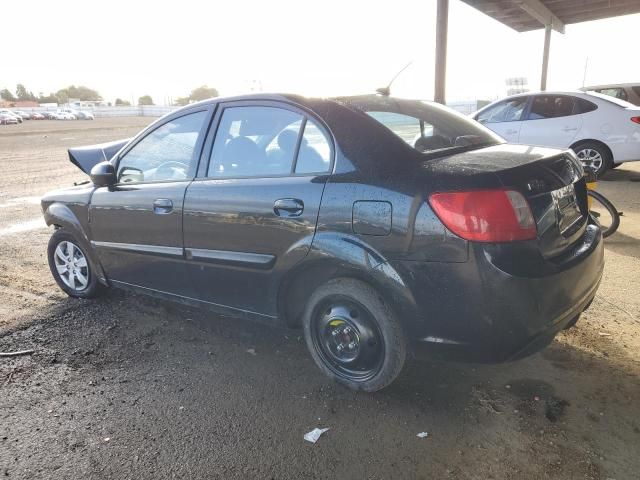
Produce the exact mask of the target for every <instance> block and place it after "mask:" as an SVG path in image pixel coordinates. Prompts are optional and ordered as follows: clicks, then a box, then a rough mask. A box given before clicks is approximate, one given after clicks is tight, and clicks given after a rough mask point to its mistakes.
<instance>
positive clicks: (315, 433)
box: [304, 428, 329, 443]
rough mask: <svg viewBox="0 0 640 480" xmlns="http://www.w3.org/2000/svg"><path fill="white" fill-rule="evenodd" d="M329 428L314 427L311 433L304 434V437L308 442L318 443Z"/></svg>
mask: <svg viewBox="0 0 640 480" xmlns="http://www.w3.org/2000/svg"><path fill="white" fill-rule="evenodd" d="M327 430H329V429H328V428H314V429H313V430H311V431H310V432H309V433H305V434H304V439H305V440H306V441H307V442H311V443H316V442H317V441H318V439H319V438H320V435H322V434H323V433H324V432H326V431H327Z"/></svg>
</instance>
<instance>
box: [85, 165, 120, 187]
mask: <svg viewBox="0 0 640 480" xmlns="http://www.w3.org/2000/svg"><path fill="white" fill-rule="evenodd" d="M89 178H91V181H92V182H93V184H94V185H95V186H96V187H111V186H112V185H115V184H116V169H115V168H113V165H112V164H111V163H110V162H106V161H105V162H100V163H98V164H97V165H94V167H93V168H92V169H91V173H90V174H89Z"/></svg>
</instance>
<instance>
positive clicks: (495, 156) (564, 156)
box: [422, 144, 588, 258]
mask: <svg viewBox="0 0 640 480" xmlns="http://www.w3.org/2000/svg"><path fill="white" fill-rule="evenodd" d="M422 169H424V170H427V171H429V179H430V184H431V185H432V186H433V187H432V192H429V193H433V192H437V191H456V190H459V191H462V190H476V189H477V190H480V189H492V188H493V189H494V188H508V189H512V190H517V191H518V192H520V193H521V194H522V195H524V196H525V198H526V199H527V202H528V203H529V206H530V207H531V211H532V213H533V216H534V219H535V222H536V229H537V241H538V245H539V249H540V252H541V254H542V255H543V256H544V257H545V258H551V257H554V256H556V255H560V254H561V253H563V252H564V251H565V250H567V249H568V248H569V247H570V246H571V245H572V244H573V243H574V242H576V241H577V240H578V239H579V238H580V237H581V236H582V234H583V232H584V229H585V228H586V223H587V218H588V208H587V190H586V184H585V181H584V179H583V178H582V174H583V170H582V166H581V165H580V162H579V161H578V159H577V158H576V157H575V155H574V154H573V153H572V152H570V151H561V150H557V149H550V148H542V147H532V146H526V145H510V144H502V145H495V146H492V147H487V148H482V149H477V150H471V151H468V152H463V153H459V154H455V155H451V156H448V157H443V158H438V159H433V160H429V161H426V162H424V163H423V164H422Z"/></svg>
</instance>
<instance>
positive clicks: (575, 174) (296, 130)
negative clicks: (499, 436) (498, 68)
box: [42, 95, 604, 391]
mask: <svg viewBox="0 0 640 480" xmlns="http://www.w3.org/2000/svg"><path fill="white" fill-rule="evenodd" d="M69 154H70V158H71V161H72V162H73V163H75V164H76V165H77V166H78V167H80V168H81V169H82V170H84V171H85V172H87V173H89V172H90V173H91V181H92V182H91V183H89V184H87V185H84V186H77V187H73V188H68V189H66V190H62V191H58V192H53V193H50V194H48V195H46V196H45V197H44V198H43V200H42V209H43V212H44V216H45V219H46V222H47V224H48V225H54V226H55V232H54V234H53V236H52V238H51V241H50V244H49V251H48V256H49V263H50V266H51V271H52V273H53V276H54V277H55V279H56V281H57V282H58V284H59V285H60V287H61V288H62V289H63V290H64V291H65V292H67V293H68V294H69V295H72V296H76V297H92V296H94V295H96V294H97V293H98V292H99V290H100V289H101V288H103V287H104V286H114V287H120V288H125V289H130V290H135V291H138V292H144V293H148V294H153V295H157V296H161V297H164V298H168V299H173V300H178V301H181V302H184V303H188V304H193V305H198V306H202V307H208V308H211V309H214V310H218V311H223V312H225V313H234V314H237V315H239V316H242V317H249V318H254V319H259V320H261V321H264V322H268V323H272V324H274V325H276V324H279V325H286V326H289V327H302V328H303V329H304V335H305V338H306V341H307V345H308V347H309V350H310V352H311V356H312V357H313V359H314V361H315V362H316V363H317V365H318V366H319V367H320V369H321V370H322V371H323V372H324V373H326V374H327V375H328V376H330V377H332V378H334V379H335V380H337V381H338V382H340V383H342V384H344V385H346V386H348V387H350V388H354V389H360V390H365V391H375V390H379V389H381V388H383V387H385V386H387V385H389V384H390V383H391V382H392V381H393V380H394V378H396V376H397V375H398V374H399V373H400V371H401V369H402V367H403V364H404V363H405V358H406V357H407V356H408V355H413V356H420V357H422V356H425V357H427V358H435V357H440V358H448V359H467V360H472V361H491V362H499V361H507V360H513V359H517V358H521V357H524V356H526V355H528V354H531V353H533V352H535V351H537V350H539V349H541V348H542V347H544V346H545V345H547V344H548V343H549V342H551V340H552V339H553V338H554V336H555V335H556V334H557V333H558V332H559V331H560V330H562V329H564V328H568V327H570V326H572V325H573V324H574V323H575V322H576V321H577V319H578V317H579V315H580V314H581V312H582V311H583V310H584V309H585V308H587V307H588V306H589V304H590V303H591V301H592V300H593V298H594V296H595V294H596V289H597V288H598V285H599V282H600V278H601V276H602V270H603V265H604V260H603V245H602V236H601V233H600V229H599V228H598V225H597V222H596V221H595V220H594V219H593V218H591V217H590V215H589V213H588V209H587V196H586V187H585V182H584V180H583V178H582V167H581V166H580V163H579V162H578V161H577V159H576V157H575V155H574V154H573V153H572V152H570V151H559V150H553V149H546V148H538V147H530V146H523V145H517V146H516V145H508V144H505V143H504V141H503V140H502V139H501V138H499V137H497V136H496V135H495V134H493V133H492V132H490V131H489V130H487V129H486V128H484V127H483V126H481V125H480V124H478V123H476V122H474V121H472V120H468V119H467V118H465V117H463V116H461V115H459V114H457V113H455V112H453V111H451V110H449V109H447V108H445V107H442V106H439V105H437V104H431V103H425V102H420V101H410V100H401V99H395V98H389V97H386V96H374V95H369V96H360V97H343V98H334V99H309V98H303V97H298V96H292V95H255V96H245V97H237V98H226V99H225V98H221V99H214V100H208V101H205V102H202V103H198V104H194V105H190V106H188V107H185V108H183V109H180V110H178V111H176V112H173V113H171V114H170V115H168V116H166V117H163V118H162V119H160V120H158V121H157V122H155V123H154V124H152V125H151V126H150V127H148V128H147V129H146V130H144V131H143V132H142V133H140V134H139V135H138V136H136V137H135V138H133V139H131V140H126V141H123V142H117V143H113V144H106V145H98V146H93V147H84V148H77V149H71V150H69ZM105 158H108V159H110V160H108V161H104V159H105Z"/></svg>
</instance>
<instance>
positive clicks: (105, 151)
mask: <svg viewBox="0 0 640 480" xmlns="http://www.w3.org/2000/svg"><path fill="white" fill-rule="evenodd" d="M129 140H130V139H128V138H127V139H124V140H116V141H115V142H108V143H100V144H98V145H89V146H86V147H76V148H70V149H69V150H68V153H69V160H71V163H73V164H74V165H75V166H76V167H78V168H79V169H80V170H82V171H83V172H84V173H86V174H87V175H89V173H90V172H91V169H92V168H93V167H94V165H97V164H98V163H100V162H104V161H105V160H111V158H112V157H113V156H114V155H115V154H116V153H118V152H119V151H120V149H121V148H122V147H124V146H125V145H126V144H127V143H129Z"/></svg>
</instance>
